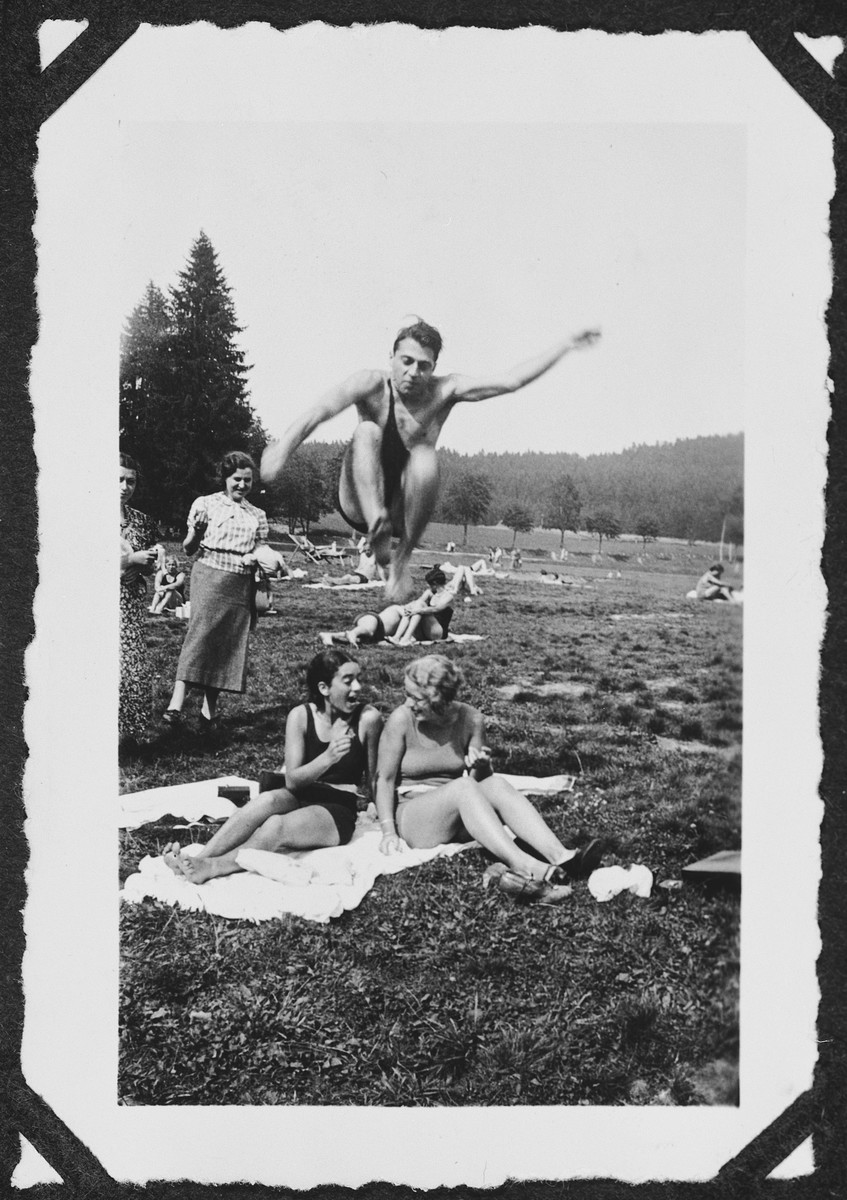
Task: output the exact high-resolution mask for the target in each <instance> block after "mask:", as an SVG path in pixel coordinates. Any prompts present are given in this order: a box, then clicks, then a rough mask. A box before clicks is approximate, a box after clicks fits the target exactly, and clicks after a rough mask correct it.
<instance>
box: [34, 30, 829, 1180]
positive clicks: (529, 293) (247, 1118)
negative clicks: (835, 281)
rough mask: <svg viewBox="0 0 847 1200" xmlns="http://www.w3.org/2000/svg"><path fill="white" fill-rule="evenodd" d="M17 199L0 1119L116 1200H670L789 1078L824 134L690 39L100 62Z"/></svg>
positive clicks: (156, 40)
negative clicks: (24, 589) (7, 1090)
mask: <svg viewBox="0 0 847 1200" xmlns="http://www.w3.org/2000/svg"><path fill="white" fill-rule="evenodd" d="M75 29H76V27H75V26H73V24H72V23H70V22H48V23H47V25H46V26H44V27H43V29H42V55H43V58H45V59H49V57H50V56H51V55H55V54H58V53H60V52H61V49H62V47H63V46H64V45H65V44H66V43H67V41H68V40H69V39H71V38H72V37H73V36H74V34H75ZM806 44H807V45H808V47H809V49H810V52H812V53H814V54H815V55H816V57H817V58H818V59H819V61H820V62H821V63H822V65H823V67H824V68H825V69H828V70H831V67H832V62H833V60H834V58H835V55H836V54H837V53H838V52H839V51H840V49H841V43H840V40H839V39H836V38H826V39H806ZM787 147H790V153H788V152H787ZM36 183H37V188H38V196H39V209H38V215H37V219H36V226H35V231H36V237H37V240H38V253H39V260H38V280H37V283H38V300H39V310H40V319H41V328H40V336H39V342H38V345H37V347H36V349H35V353H34V356H33V363H32V394H33V400H34V405H35V450H36V455H37V458H38V463H39V485H38V486H39V505H40V515H39V522H40V524H39V537H40V550H39V586H38V592H37V595H36V605H35V628H36V633H35V638H34V641H33V644H32V647H31V649H30V652H29V656H28V667H27V671H28V675H27V684H28V688H29V700H28V707H27V719H26V724H27V729H26V732H27V738H28V743H29V746H30V761H29V764H28V767H27V775H26V780H25V784H26V799H27V814H28V837H29V839H30V855H31V857H30V865H29V869H28V872H29V874H28V883H29V898H28V902H27V909H26V916H25V919H26V923H27V955H26V958H25V962H24V984H25V988H26V998H27V1012H26V1023H25V1029H24V1052H23V1058H22V1063H23V1069H24V1072H25V1074H26V1076H27V1078H28V1080H29V1081H30V1082H31V1084H32V1086H33V1087H34V1088H35V1089H36V1090H37V1091H38V1092H39V1094H40V1095H42V1096H44V1098H45V1100H47V1102H48V1103H49V1104H51V1106H53V1108H54V1109H55V1111H56V1112H57V1113H59V1114H60V1115H61V1116H62V1119H63V1120H64V1121H65V1122H66V1123H67V1124H68V1125H69V1126H70V1127H71V1128H72V1129H73V1130H74V1132H75V1133H76V1135H77V1136H78V1137H79V1138H80V1139H81V1140H82V1141H84V1142H85V1144H86V1145H87V1146H88V1147H89V1148H90V1150H91V1151H92V1153H93V1154H95V1155H96V1156H97V1158H98V1159H99V1160H100V1162H101V1163H102V1164H103V1166H104V1167H105V1169H106V1170H107V1171H108V1172H109V1173H110V1174H111V1175H112V1176H113V1177H114V1178H117V1179H123V1180H131V1181H134V1182H140V1183H143V1182H146V1181H149V1180H152V1179H164V1180H178V1179H192V1180H194V1181H197V1182H208V1183H231V1182H239V1181H246V1182H253V1183H263V1184H268V1185H276V1186H285V1187H291V1188H306V1187H315V1186H318V1185H327V1184H346V1185H349V1186H361V1185H362V1184H364V1183H367V1182H369V1181H372V1180H385V1181H387V1182H392V1183H397V1184H410V1185H413V1186H416V1187H429V1188H431V1187H435V1186H458V1185H466V1186H474V1187H486V1186H491V1187H493V1186H498V1185H500V1184H502V1183H503V1182H505V1181H506V1180H508V1179H515V1180H531V1179H544V1180H564V1179H576V1178H590V1177H592V1176H603V1177H607V1178H608V1177H616V1178H620V1179H624V1180H629V1181H633V1182H639V1181H643V1180H645V1179H663V1178H665V1179H689V1180H692V1181H696V1180H705V1179H709V1178H711V1177H713V1175H714V1174H715V1172H716V1171H717V1170H718V1169H719V1168H720V1167H721V1165H722V1164H723V1163H724V1162H726V1161H727V1160H729V1159H731V1158H732V1157H733V1155H735V1154H737V1153H738V1152H739V1151H740V1150H741V1148H742V1147H743V1146H744V1145H745V1144H746V1143H748V1142H749V1141H750V1140H751V1138H753V1137H754V1136H756V1135H757V1134H758V1133H759V1132H760V1131H761V1130H762V1129H764V1128H765V1127H766V1126H767V1125H768V1124H769V1123H770V1122H772V1121H774V1120H775V1119H776V1117H778V1115H779V1114H780V1113H781V1112H782V1111H783V1110H785V1109H786V1108H787V1107H788V1106H789V1105H790V1104H791V1103H792V1101H794V1100H795V1099H796V1098H797V1097H798V1096H799V1095H801V1093H803V1092H804V1091H805V1090H806V1089H807V1088H808V1087H809V1086H810V1083H811V1078H812V1073H813V1070H814V1066H815V1057H816V1047H815V1012H816V1004H817V982H816V979H815V973H814V966H815V959H816V957H817V954H818V951H819V947H820V941H819V935H818V930H817V924H816V890H817V884H818V878H819V849H818V836H819V824H820V819H821V804H820V800H819V798H818V781H819V777H820V771H821V763H822V756H821V749H820V742H819V735H818V725H817V700H816V694H817V693H816V689H817V678H818V654H819V647H820V640H821V637H822V631H823V618H824V612H825V591H824V585H823V580H822V577H821V574H820V565H819V560H820V553H821V545H822V541H823V531H824V525H823V488H824V485H825V479H826V476H825V452H826V423H827V419H828V404H829V397H828V393H827V355H828V348H827V343H826V332H825V327H824V321H823V316H824V310H825V307H826V303H827V297H828V294H829V289H830V286H831V268H830V259H829V254H830V247H829V241H828V237H827V223H828V204H829V200H830V198H831V194H832V189H833V186H834V174H833V168H832V134H831V132H830V131H829V129H828V128H827V127H826V125H825V124H824V123H823V122H822V121H821V120H820V118H819V117H818V116H816V114H815V113H814V112H813V111H812V110H811V109H810V108H808V107H807V106H805V105H804V104H803V102H802V100H800V98H799V97H798V96H797V94H796V93H794V92H793V91H792V89H791V88H790V87H789V85H788V84H787V83H786V82H785V81H784V80H783V79H782V78H781V77H780V76H779V74H778V73H777V71H776V70H775V69H774V67H773V66H772V65H771V64H770V63H769V62H768V61H767V60H766V58H765V57H764V56H763V55H762V54H761V53H760V52H759V50H758V49H757V48H756V46H755V45H753V43H752V42H751V41H750V39H749V38H747V37H746V35H744V34H740V33H739V34H731V33H728V34H710V35H700V36H694V35H686V34H664V35H662V36H659V37H654V38H650V39H643V38H639V37H638V36H637V35H632V36H629V35H626V36H618V37H613V36H609V35H606V34H602V33H599V32H595V31H584V32H582V33H578V34H562V33H557V32H555V31H553V30H549V29H541V28H525V29H516V30H511V31H506V30H503V31H495V30H484V29H448V30H444V31H440V32H428V31H424V30H420V29H416V28H413V27H411V26H400V25H391V26H387V25H381V26H380V25H375V26H368V27H364V26H362V27H355V28H350V29H339V28H330V27H328V26H324V25H319V24H313V25H307V26H304V27H301V28H298V29H295V30H290V31H287V32H280V31H275V30H272V29H269V28H266V27H263V26H261V25H258V24H256V25H247V26H244V27H242V28H239V29H231V30H222V29H216V28H214V27H212V26H211V25H203V24H198V25H192V26H184V27H181V28H153V27H149V26H142V27H141V28H140V29H139V30H138V31H137V32H136V33H135V34H134V35H133V36H132V37H131V38H130V39H129V40H128V41H127V42H126V44H125V45H124V46H122V47H121V49H120V50H119V51H118V52H117V53H116V54H115V55H114V56H113V57H112V58H111V59H110V60H109V61H108V62H107V63H106V64H105V65H104V66H103V67H102V68H101V69H100V70H99V71H98V72H97V73H96V74H95V75H94V76H92V78H91V79H90V80H89V81H88V82H87V83H86V85H85V86H84V87H83V88H81V89H80V90H79V92H78V93H77V94H76V95H75V96H73V97H72V99H71V100H70V101H69V102H68V103H67V104H66V105H65V106H63V107H62V108H61V109H60V110H59V111H58V112H57V113H56V114H54V115H53V116H52V117H51V118H50V120H49V121H47V122H45V124H44V126H43V127H42V132H41V135H40V141H39V163H38V169H37V173H36ZM777 250H778V253H777ZM113 464H114V466H117V468H118V477H119V483H120V507H119V516H120V522H119V542H118V555H117V556H116V555H115V544H114V543H115V536H114V535H115V530H114V519H115V515H116V509H117V505H116V501H115V496H114V476H113V473H112V472H113V470H114V466H113ZM118 579H119V581H120V582H119V585H118V582H117V580H118ZM742 862H743V872H742ZM742 878H743V886H742ZM776 997H778V1003H775V1002H774V1001H775V998H776ZM775 1046H778V1047H779V1051H780V1052H779V1054H775V1053H774V1047H775ZM329 1146H331V1148H332V1152H331V1153H328V1152H327V1147H329ZM811 1169H812V1161H811V1152H810V1148H809V1145H808V1143H806V1144H804V1145H803V1146H801V1147H800V1148H799V1149H798V1151H797V1153H796V1154H795V1155H794V1156H793V1158H792V1159H791V1160H789V1161H788V1162H787V1163H786V1164H783V1177H788V1178H790V1177H794V1176H800V1175H803V1174H805V1173H808V1172H809V1171H810V1170H811ZM45 1171H46V1174H45V1173H44V1172H45ZM53 1178H55V1176H54V1175H51V1173H50V1169H49V1168H47V1167H46V1165H45V1164H44V1163H43V1161H41V1160H40V1159H37V1156H35V1153H34V1151H32V1149H31V1148H27V1147H24V1153H23V1154H22V1158H21V1163H20V1166H19V1168H18V1172H17V1183H18V1185H19V1186H20V1187H25V1186H29V1185H30V1184H31V1183H37V1182H44V1181H49V1180H50V1179H53Z"/></svg>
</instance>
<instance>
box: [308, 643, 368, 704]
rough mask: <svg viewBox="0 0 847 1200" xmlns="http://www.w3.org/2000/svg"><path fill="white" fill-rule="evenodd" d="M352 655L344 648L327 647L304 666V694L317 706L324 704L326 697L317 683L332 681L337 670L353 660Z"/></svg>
mask: <svg viewBox="0 0 847 1200" xmlns="http://www.w3.org/2000/svg"><path fill="white" fill-rule="evenodd" d="M355 661H356V660H355V659H354V658H353V657H352V655H350V654H347V653H346V652H345V651H344V650H338V649H336V648H335V647H329V648H328V649H326V650H321V651H320V653H318V654H316V655H315V657H314V658H313V659H312V661H311V662H310V663H309V665H308V667H307V668H306V695H307V696H308V698H309V700H311V702H312V704H314V705H315V706H316V707H317V708H321V709H322V708H324V707H325V706H326V697H325V696H324V695H323V694H322V692H321V691H320V689H319V687H318V684H319V683H327V684H329V683H332V681H333V679H334V678H335V676H336V674H337V672H338V670H339V669H340V668H341V667H343V666H344V664H345V663H348V662H355Z"/></svg>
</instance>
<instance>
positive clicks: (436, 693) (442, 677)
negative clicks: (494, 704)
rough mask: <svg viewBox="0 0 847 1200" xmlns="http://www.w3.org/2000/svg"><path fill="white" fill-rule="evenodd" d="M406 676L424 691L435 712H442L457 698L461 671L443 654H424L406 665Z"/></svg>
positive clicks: (460, 683) (460, 682)
mask: <svg viewBox="0 0 847 1200" xmlns="http://www.w3.org/2000/svg"><path fill="white" fill-rule="evenodd" d="M406 678H407V679H408V680H409V681H410V682H411V683H413V684H414V685H415V687H418V688H420V690H421V691H422V692H423V693H424V695H425V696H426V698H427V700H429V703H430V706H431V707H432V711H433V712H434V713H438V714H441V713H443V712H446V710H447V708H448V707H449V706H450V704H452V702H453V701H454V700H455V699H456V693H457V692H458V690H459V688H460V687H461V685H462V676H461V673H460V671H459V669H458V667H456V666H455V665H454V664H453V663H452V662H451V661H450V659H449V658H445V657H444V655H443V654H424V655H423V657H421V658H413V659H412V661H411V662H410V663H409V665H408V667H406Z"/></svg>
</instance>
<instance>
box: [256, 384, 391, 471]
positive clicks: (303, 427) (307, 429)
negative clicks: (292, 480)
mask: <svg viewBox="0 0 847 1200" xmlns="http://www.w3.org/2000/svg"><path fill="white" fill-rule="evenodd" d="M382 382H383V377H382V374H381V373H380V372H379V371H358V372H357V373H356V374H355V375H351V376H350V378H349V379H345V380H344V382H343V383H340V384H339V385H338V386H337V387H334V388H332V390H331V391H329V392H327V393H326V395H325V396H322V397H321V399H320V400H318V402H317V404H313V405H312V407H311V408H308V409H306V411H305V412H304V413H303V415H302V416H300V417H298V418H297V420H296V421H293V422H292V423H291V425H289V427H288V429H286V431H285V433H284V434H283V435H282V437H281V438H280V439H279V441H278V442H271V443H270V445H269V446H266V447H265V451H264V453H263V455H262V468H261V473H262V479H263V480H264V481H265V482H266V483H273V482H274V480H276V479H278V478H279V477H280V475H281V474H282V472H283V470H284V468H285V464H286V463H287V462H288V460H289V458H290V457H291V455H292V454H293V453H294V451H295V450H296V449H297V448H298V447H299V446H301V445H302V443H303V442H305V440H306V438H308V437H310V436H311V435H312V434H313V433H314V432H315V430H316V429H317V428H318V426H319V425H323V423H324V422H325V421H329V420H330V419H331V418H332V417H335V416H337V415H338V414H339V413H340V412H344V410H345V408H350V407H352V405H354V404H358V402H359V401H360V400H365V399H366V398H367V397H368V396H369V395H370V394H371V393H372V392H373V390H374V388H375V387H378V386H382Z"/></svg>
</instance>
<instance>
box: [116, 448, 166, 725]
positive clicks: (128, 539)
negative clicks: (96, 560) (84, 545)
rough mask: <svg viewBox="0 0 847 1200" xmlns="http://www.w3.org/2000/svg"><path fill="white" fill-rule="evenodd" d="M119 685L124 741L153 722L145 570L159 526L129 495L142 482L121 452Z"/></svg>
mask: <svg viewBox="0 0 847 1200" xmlns="http://www.w3.org/2000/svg"><path fill="white" fill-rule="evenodd" d="M119 459H120V498H121V522H120V562H121V590H120V663H121V674H120V691H119V694H118V738H119V741H120V742H121V743H122V744H123V746H124V747H127V746H128V745H129V744H130V743H132V742H134V741H137V740H138V738H139V737H141V735H142V734H143V733H144V731H145V730H146V729H147V727H148V726H149V725H150V721H151V718H152V715H153V713H152V708H153V667H152V664H151V662H150V659H149V657H148V654H147V645H146V638H145V631H146V626H147V586H146V584H145V582H144V576H145V575H150V574H151V573H152V571H153V569H154V567H155V565H156V558H157V547H156V540H157V538H158V530H157V528H156V526H155V524H154V523H153V521H151V519H150V518H149V517H148V516H147V515H146V514H145V513H143V512H140V511H139V510H138V509H137V508H131V507H130V503H129V502H130V500H131V499H132V498H133V495H134V494H135V489H136V487H137V486H138V478H139V470H138V463H137V462H136V461H135V459H134V458H132V456H131V455H129V454H124V453H123V451H121V452H120V455H119Z"/></svg>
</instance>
